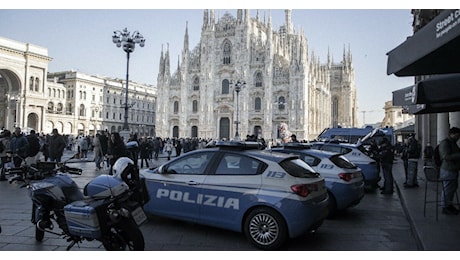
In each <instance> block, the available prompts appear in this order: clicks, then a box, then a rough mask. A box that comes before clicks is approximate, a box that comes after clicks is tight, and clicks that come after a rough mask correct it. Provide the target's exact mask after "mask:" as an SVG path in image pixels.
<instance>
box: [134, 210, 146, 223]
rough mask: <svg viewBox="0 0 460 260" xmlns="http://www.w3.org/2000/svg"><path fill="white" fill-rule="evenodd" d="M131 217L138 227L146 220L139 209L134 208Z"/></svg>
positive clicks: (142, 211)
mask: <svg viewBox="0 0 460 260" xmlns="http://www.w3.org/2000/svg"><path fill="white" fill-rule="evenodd" d="M131 216H133V219H134V222H136V224H137V225H138V226H140V225H142V223H144V222H145V221H146V220H147V216H146V215H145V213H144V210H142V208H141V207H138V208H136V209H135V210H133V211H132V212H131Z"/></svg>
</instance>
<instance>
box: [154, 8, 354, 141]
mask: <svg viewBox="0 0 460 260" xmlns="http://www.w3.org/2000/svg"><path fill="white" fill-rule="evenodd" d="M284 15H285V21H284V25H282V26H280V27H279V28H273V26H272V19H271V14H270V15H269V17H268V19H267V21H265V18H264V19H263V21H261V19H260V18H259V15H258V13H257V15H256V17H251V16H250V12H249V10H241V9H240V10H237V15H236V17H234V16H233V15H231V14H229V13H228V12H227V13H225V14H224V15H223V16H222V17H219V18H217V20H216V17H215V12H214V10H205V11H204V15H203V25H202V29H201V37H200V41H199V43H198V44H197V46H195V47H194V48H193V49H190V46H189V35H188V24H187V25H186V27H185V34H184V43H183V49H182V53H181V56H180V58H179V60H178V63H177V68H175V69H174V68H173V70H174V72H173V73H172V74H171V72H170V71H171V65H170V64H171V61H170V53H169V48H168V46H166V48H165V49H162V51H161V58H160V68H159V72H158V78H157V94H158V96H157V113H156V116H157V119H156V135H157V136H173V137H176V136H177V137H187V136H188V137H194V136H196V137H202V138H219V139H224V138H225V139H233V138H234V137H235V135H236V134H237V133H238V135H239V136H240V137H241V138H245V137H246V136H247V135H255V136H257V137H259V138H264V139H266V140H269V139H277V138H280V136H281V134H282V133H280V125H285V126H287V127H288V131H290V133H292V134H295V135H296V136H297V139H299V140H312V139H314V138H316V137H317V136H318V134H319V133H321V131H322V130H323V129H324V128H327V127H336V126H339V125H340V126H342V127H356V126H357V124H358V115H357V97H356V88H355V80H354V69H353V63H352V55H351V52H350V50H349V49H348V50H345V48H344V51H343V57H342V58H341V61H340V62H334V61H333V58H331V55H330V54H328V57H327V60H326V62H323V63H322V62H320V59H319V58H318V57H315V55H314V52H313V51H311V50H310V49H309V46H308V43H307V38H306V36H305V35H304V33H303V32H302V31H300V32H296V31H295V30H294V28H293V24H292V22H291V15H292V12H291V10H285V11H284Z"/></svg>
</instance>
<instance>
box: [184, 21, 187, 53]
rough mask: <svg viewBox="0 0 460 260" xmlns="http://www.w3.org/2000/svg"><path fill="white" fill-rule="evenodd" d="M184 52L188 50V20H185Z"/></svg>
mask: <svg viewBox="0 0 460 260" xmlns="http://www.w3.org/2000/svg"><path fill="white" fill-rule="evenodd" d="M184 52H188V21H187V22H185V35H184Z"/></svg>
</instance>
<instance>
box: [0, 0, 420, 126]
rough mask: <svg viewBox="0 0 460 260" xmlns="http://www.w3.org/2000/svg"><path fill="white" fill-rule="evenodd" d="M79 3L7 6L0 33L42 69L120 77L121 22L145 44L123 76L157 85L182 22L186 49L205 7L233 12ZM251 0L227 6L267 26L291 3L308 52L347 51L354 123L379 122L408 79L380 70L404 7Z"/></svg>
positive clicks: (408, 26) (175, 49) (177, 49)
mask: <svg viewBox="0 0 460 260" xmlns="http://www.w3.org/2000/svg"><path fill="white" fill-rule="evenodd" d="M39 2H40V3H42V2H41V1H39ZM83 2H85V1H83ZM134 2H136V1H134ZM134 2H133V3H134ZM85 3H86V5H85V4H83V5H80V6H79V5H77V6H75V7H74V6H72V7H71V8H78V9H70V8H69V7H66V6H60V5H59V2H58V3H57V5H56V4H53V5H50V6H49V7H48V6H46V5H44V6H43V5H40V7H35V5H36V2H31V3H30V4H31V5H27V8H28V9H23V8H22V7H21V6H14V5H12V6H7V7H6V8H8V9H0V37H5V38H9V39H13V40H16V41H20V42H25V43H31V44H34V45H39V46H42V47H45V48H47V49H48V55H49V56H50V57H51V58H52V59H53V60H52V61H51V62H50V64H49V72H58V71H66V70H78V71H81V72H83V73H87V74H91V75H101V76H109V77H114V78H123V79H124V78H125V77H126V54H125V52H123V50H122V49H121V48H117V47H116V46H115V45H114V44H113V43H112V39H111V37H112V35H113V32H114V30H122V29H124V28H125V27H126V28H128V30H129V31H131V32H133V31H136V30H137V31H139V32H140V33H141V34H142V35H143V36H144V38H145V39H146V42H145V47H144V48H141V47H139V46H136V50H135V51H134V52H133V53H132V54H131V57H130V71H129V79H130V80H133V81H136V82H139V83H146V84H151V85H154V86H156V83H157V82H156V79H157V75H158V65H159V60H160V55H161V50H162V48H163V49H164V50H166V46H167V45H169V51H170V58H171V60H170V64H171V69H172V70H171V73H173V72H174V70H175V69H176V68H177V63H178V59H179V56H180V55H181V51H182V48H183V43H184V33H185V28H186V24H187V23H188V33H189V42H190V43H189V48H190V49H193V48H194V47H195V46H197V44H198V41H199V39H200V33H201V26H202V23H203V10H204V9H206V8H210V9H213V8H214V9H216V10H215V14H216V19H218V18H219V17H222V15H223V14H224V13H225V12H229V13H230V14H232V15H234V16H236V10H235V9H224V8H227V6H225V7H219V6H215V4H214V6H213V5H211V6H209V5H204V4H203V3H200V2H197V3H199V4H197V5H196V6H190V3H186V4H180V5H173V6H171V5H165V6H163V7H158V6H157V5H155V6H153V5H150V6H149V5H145V4H143V5H139V6H136V5H135V6H134V8H136V9H129V10H128V9H123V7H121V4H119V3H118V2H115V3H114V4H113V5H112V4H111V6H107V7H105V6H103V7H101V6H94V5H91V4H87V2H85ZM173 3H175V2H173ZM178 3H180V2H178ZM193 3H195V2H193ZM254 3H257V1H255V2H252V1H251V4H247V3H244V4H241V5H237V6H234V5H232V6H228V7H229V8H250V9H251V10H250V14H251V17H255V16H256V13H257V12H258V13H259V18H260V19H261V20H262V21H263V20H264V19H266V20H268V16H270V15H271V17H272V24H273V27H274V29H278V28H279V26H281V25H283V24H284V10H283V9H285V8H289V9H292V23H293V26H294V29H295V31H296V32H299V31H301V30H302V31H304V32H305V36H306V38H307V41H308V48H309V53H311V52H312V51H313V52H314V54H315V56H317V57H318V58H319V59H320V61H323V62H325V61H326V60H327V53H328V51H329V52H330V54H331V55H332V57H333V59H334V61H335V62H339V61H340V60H341V59H342V56H343V51H344V49H345V50H348V49H350V50H351V53H352V55H353V65H354V68H355V82H356V87H357V93H358V106H359V107H358V112H359V123H360V125H361V124H363V118H364V114H365V121H366V122H365V123H367V124H372V123H376V122H378V121H381V120H382V119H383V116H384V112H383V106H384V104H385V101H389V100H391V98H392V91H394V90H397V89H400V88H403V87H406V86H409V85H411V84H412V83H413V78H412V77H402V78H401V77H396V76H394V75H389V76H388V75H387V74H386V65H387V55H386V53H387V52H389V51H390V50H392V49H393V48H395V47H397V46H398V45H399V44H401V43H402V42H403V41H404V40H405V39H406V38H407V37H408V36H410V35H412V15H411V13H410V8H408V7H402V8H397V9H394V8H393V9H389V8H390V7H388V8H385V7H384V8H381V7H376V8H373V7H366V9H358V8H360V7H356V8H354V9H353V8H351V9H343V7H340V6H337V8H336V7H335V6H334V8H336V9H324V7H321V6H320V7H318V8H316V7H314V6H313V9H312V8H310V7H309V6H305V7H304V6H298V5H297V4H296V5H290V4H287V5H286V7H283V6H274V7H271V6H267V7H268V8H270V9H257V8H258V7H259V6H263V7H265V6H266V5H262V4H259V5H257V6H251V5H254ZM297 6H298V7H297ZM199 7H202V8H200V9H198V8H199ZM56 8H59V9H56ZM105 8H111V9H105ZM112 8H114V9H112ZM177 8H181V9H177ZM341 8H342V9H341ZM364 111H366V112H364Z"/></svg>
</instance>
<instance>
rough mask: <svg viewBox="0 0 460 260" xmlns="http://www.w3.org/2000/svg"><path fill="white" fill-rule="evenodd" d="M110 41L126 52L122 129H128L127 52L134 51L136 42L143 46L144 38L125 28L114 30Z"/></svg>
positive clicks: (136, 32)
mask: <svg viewBox="0 0 460 260" xmlns="http://www.w3.org/2000/svg"><path fill="white" fill-rule="evenodd" d="M112 41H113V43H115V44H116V45H117V47H121V46H123V50H124V51H125V52H126V96H125V121H124V123H123V130H129V126H128V84H129V54H130V53H131V52H133V51H134V48H135V47H136V43H137V44H139V46H141V47H144V44H145V39H144V37H143V36H142V34H140V33H139V32H138V31H135V32H133V33H132V34H130V32H129V31H128V29H127V28H125V29H124V30H123V31H114V32H113V36H112Z"/></svg>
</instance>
